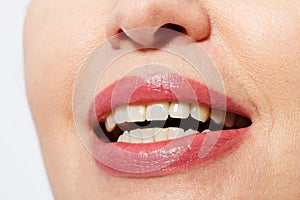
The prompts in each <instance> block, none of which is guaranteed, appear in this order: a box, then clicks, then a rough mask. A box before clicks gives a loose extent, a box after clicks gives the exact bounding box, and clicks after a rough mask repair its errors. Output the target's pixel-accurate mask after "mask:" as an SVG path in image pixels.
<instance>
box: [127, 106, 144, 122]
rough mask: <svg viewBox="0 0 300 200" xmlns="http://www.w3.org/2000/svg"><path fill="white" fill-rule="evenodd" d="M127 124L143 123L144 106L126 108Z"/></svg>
mask: <svg viewBox="0 0 300 200" xmlns="http://www.w3.org/2000/svg"><path fill="white" fill-rule="evenodd" d="M127 112H128V116H129V119H128V122H143V121H145V120H146V116H145V115H146V107H145V106H144V105H138V106H127Z"/></svg>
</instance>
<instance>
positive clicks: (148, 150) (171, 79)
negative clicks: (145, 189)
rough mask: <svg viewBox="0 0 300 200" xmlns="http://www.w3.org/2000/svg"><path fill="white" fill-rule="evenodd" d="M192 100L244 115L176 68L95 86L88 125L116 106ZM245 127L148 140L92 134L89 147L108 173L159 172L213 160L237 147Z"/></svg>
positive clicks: (136, 174)
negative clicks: (115, 139)
mask: <svg viewBox="0 0 300 200" xmlns="http://www.w3.org/2000/svg"><path fill="white" fill-rule="evenodd" d="M176 101H180V102H186V103H197V104H201V105H205V106H208V107H212V108H215V109H219V110H226V111H227V112H233V113H236V114H240V115H243V116H245V117H248V118H249V115H248V114H247V113H248V112H247V111H246V110H245V109H244V108H243V107H242V106H240V105H237V104H235V103H234V102H233V100H231V99H230V98H229V97H226V96H225V95H224V94H222V93H221V92H217V91H215V90H212V89H209V88H208V87H207V86H205V85H203V84H201V83H199V82H197V81H195V80H191V79H187V78H183V77H180V76H178V75H175V74H159V75H152V76H147V77H146V78H141V77H127V78H123V79H121V80H118V81H116V82H115V83H113V84H112V85H110V86H108V87H107V88H106V89H104V90H103V91H102V92H100V93H99V94H98V95H97V96H96V98H95V100H94V102H93V103H92V105H91V109H90V112H89V114H90V123H91V125H92V126H95V125H97V124H98V122H101V121H104V120H105V118H106V116H107V115H108V114H109V113H110V112H111V111H112V110H113V109H115V108H116V107H118V106H122V105H134V104H148V103H154V102H176ZM249 129H250V127H247V128H241V129H232V130H220V131H213V132H209V133H201V134H200V133H198V134H196V135H190V136H185V137H182V138H178V139H175V140H168V141H162V142H156V143H149V144H129V143H118V142H114V143H104V142H103V141H101V140H100V139H99V138H98V137H97V136H96V134H94V135H93V137H92V138H91V142H90V145H91V149H92V153H93V156H94V158H95V161H96V162H97V165H98V166H99V167H100V168H101V169H103V170H105V171H107V172H109V173H112V174H113V175H119V176H127V177H148V176H162V175H166V174H170V173H174V172H176V171H178V170H180V169H184V168H186V167H189V166H193V165H195V164H200V163H203V162H205V161H208V160H213V159H216V158H218V157H220V156H221V155H223V154H224V153H225V152H228V150H230V149H234V148H236V147H237V146H238V145H239V144H240V143H241V142H242V141H243V139H244V138H245V136H246V133H247V132H248V131H249Z"/></svg>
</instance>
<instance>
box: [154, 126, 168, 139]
mask: <svg viewBox="0 0 300 200" xmlns="http://www.w3.org/2000/svg"><path fill="white" fill-rule="evenodd" d="M168 132H169V131H168V129H166V128H154V130H153V137H154V141H155V142H160V141H164V140H167V139H168Z"/></svg>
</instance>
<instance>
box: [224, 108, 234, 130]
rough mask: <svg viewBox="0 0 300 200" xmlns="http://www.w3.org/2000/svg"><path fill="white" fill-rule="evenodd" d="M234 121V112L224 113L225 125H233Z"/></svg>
mask: <svg viewBox="0 0 300 200" xmlns="http://www.w3.org/2000/svg"><path fill="white" fill-rule="evenodd" d="M234 122H235V114H234V113H230V112H228V113H226V118H225V126H226V127H228V128H230V127H233V126H234Z"/></svg>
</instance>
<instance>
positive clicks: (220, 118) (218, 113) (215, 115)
mask: <svg viewBox="0 0 300 200" xmlns="http://www.w3.org/2000/svg"><path fill="white" fill-rule="evenodd" d="M225 114H226V112H225V111H222V110H215V109H212V111H211V115H210V118H211V119H212V120H213V121H214V122H216V124H221V123H223V122H224V119H225Z"/></svg>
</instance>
